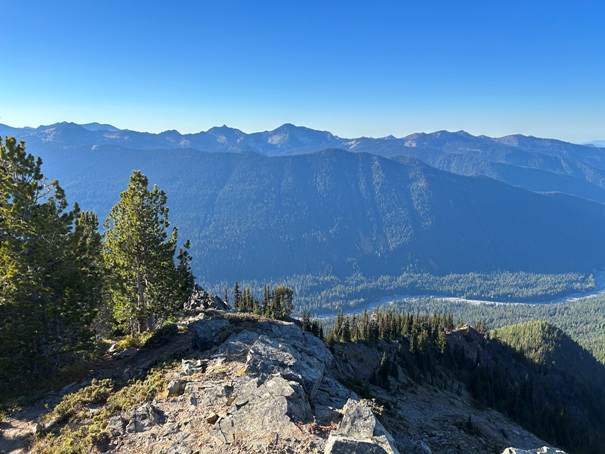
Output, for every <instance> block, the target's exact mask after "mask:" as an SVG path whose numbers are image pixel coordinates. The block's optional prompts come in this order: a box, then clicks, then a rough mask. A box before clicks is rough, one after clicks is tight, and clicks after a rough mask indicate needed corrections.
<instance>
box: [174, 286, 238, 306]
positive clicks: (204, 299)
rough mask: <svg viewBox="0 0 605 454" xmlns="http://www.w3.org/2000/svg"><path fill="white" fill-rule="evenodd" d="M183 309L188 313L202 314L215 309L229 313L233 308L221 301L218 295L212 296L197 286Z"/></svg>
mask: <svg viewBox="0 0 605 454" xmlns="http://www.w3.org/2000/svg"><path fill="white" fill-rule="evenodd" d="M183 309H184V310H185V311H186V312H194V313H196V312H202V311H205V310H208V309H215V310H219V311H229V310H231V308H230V307H229V305H228V304H227V303H225V302H224V301H223V300H222V299H220V298H219V297H218V296H216V295H210V293H208V292H207V291H206V290H204V289H203V288H202V287H200V286H199V285H198V284H195V287H194V288H193V292H192V293H191V296H190V297H189V300H188V301H187V302H186V303H185V305H184V307H183Z"/></svg>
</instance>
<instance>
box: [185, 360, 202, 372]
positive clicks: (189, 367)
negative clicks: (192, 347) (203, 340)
mask: <svg viewBox="0 0 605 454" xmlns="http://www.w3.org/2000/svg"><path fill="white" fill-rule="evenodd" d="M203 366H204V365H203V363H202V362H201V361H200V360H193V359H184V360H182V361H181V367H182V374H183V375H193V374H195V373H196V372H201V371H202V370H203Z"/></svg>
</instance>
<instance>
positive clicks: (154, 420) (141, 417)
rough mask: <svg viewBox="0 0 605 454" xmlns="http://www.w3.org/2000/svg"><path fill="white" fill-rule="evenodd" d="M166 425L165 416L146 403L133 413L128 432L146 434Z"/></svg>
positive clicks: (127, 427)
mask: <svg viewBox="0 0 605 454" xmlns="http://www.w3.org/2000/svg"><path fill="white" fill-rule="evenodd" d="M163 423H164V415H163V414H162V412H161V411H160V410H158V409H157V408H156V407H155V406H154V405H153V404H150V403H146V404H144V405H141V406H140V407H139V408H137V409H136V410H135V411H133V412H132V416H131V418H130V422H129V423H128V425H127V426H126V432H145V431H147V430H149V429H151V428H152V427H153V426H155V425H158V424H163Z"/></svg>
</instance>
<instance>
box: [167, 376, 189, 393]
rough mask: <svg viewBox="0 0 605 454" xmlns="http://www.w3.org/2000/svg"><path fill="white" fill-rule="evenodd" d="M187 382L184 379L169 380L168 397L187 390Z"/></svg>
mask: <svg viewBox="0 0 605 454" xmlns="http://www.w3.org/2000/svg"><path fill="white" fill-rule="evenodd" d="M186 384H187V382H186V381H184V380H179V379H174V380H170V382H168V386H167V391H168V397H175V396H180V395H181V394H183V393H184V392H185V385H186Z"/></svg>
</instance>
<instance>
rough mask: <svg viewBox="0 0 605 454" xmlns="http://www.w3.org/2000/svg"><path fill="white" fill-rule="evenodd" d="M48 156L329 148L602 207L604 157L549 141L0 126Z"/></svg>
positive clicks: (463, 135) (291, 129)
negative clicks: (90, 151)
mask: <svg viewBox="0 0 605 454" xmlns="http://www.w3.org/2000/svg"><path fill="white" fill-rule="evenodd" d="M0 135H2V136H7V135H14V136H17V137H19V138H20V139H22V140H25V141H26V142H27V143H28V144H29V145H30V146H34V147H36V148H38V145H43V146H44V148H45V149H46V150H48V151H51V150H66V149H82V150H83V149H86V148H90V147H98V146H104V145H107V146H114V147H116V146H117V147H122V148H126V149H135V150H184V149H195V150H199V151H202V152H218V153H246V152H254V153H259V154H262V155H266V156H282V155H296V154H309V153H315V152H318V151H322V150H325V149H329V148H338V149H342V150H346V151H351V152H365V153H371V154H375V155H379V156H383V157H388V158H402V157H404V158H405V157H414V158H417V159H420V160H421V161H423V162H425V163H427V164H429V165H430V166H432V167H436V168H438V169H441V170H446V171H448V172H452V173H456V174H459V175H467V176H474V175H482V176H487V177H489V178H493V179H496V180H499V181H502V182H504V183H507V184H510V185H512V186H520V187H522V188H525V189H528V190H530V191H535V192H562V193H566V194H571V195H576V196H579V197H582V198H586V199H590V200H595V201H598V202H601V203H605V149H601V148H598V147H595V146H592V145H577V144H572V143H567V142H563V141H559V140H554V139H541V138H536V137H531V136H523V135H510V136H505V137H500V138H491V137H487V136H473V135H471V134H469V133H467V132H465V131H457V132H448V131H436V132H433V133H415V134H410V135H408V136H406V137H403V138H396V137H393V136H387V137H383V138H369V137H360V138H353V139H348V138H341V137H338V136H335V135H333V134H332V133H330V132H328V131H317V130H314V129H310V128H305V127H300V126H295V125H292V124H284V125H282V126H280V127H278V128H276V129H274V130H272V131H264V132H255V133H251V134H246V133H244V132H242V131H240V130H238V129H235V128H231V127H228V126H224V125H223V126H221V127H214V128H211V129H209V130H208V131H205V132H199V133H195V134H181V133H179V132H178V131H174V130H171V131H164V132H162V133H159V134H152V133H146V132H137V131H130V130H120V129H118V128H115V127H114V126H111V125H103V124H99V123H89V124H86V125H77V124H75V123H67V122H63V123H57V124H54V125H49V126H39V127H38V128H12V127H9V126H6V125H0Z"/></svg>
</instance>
